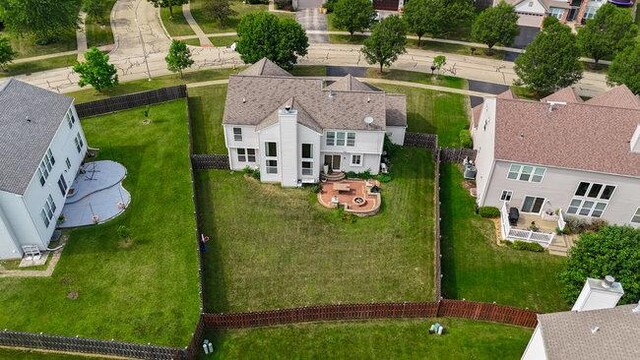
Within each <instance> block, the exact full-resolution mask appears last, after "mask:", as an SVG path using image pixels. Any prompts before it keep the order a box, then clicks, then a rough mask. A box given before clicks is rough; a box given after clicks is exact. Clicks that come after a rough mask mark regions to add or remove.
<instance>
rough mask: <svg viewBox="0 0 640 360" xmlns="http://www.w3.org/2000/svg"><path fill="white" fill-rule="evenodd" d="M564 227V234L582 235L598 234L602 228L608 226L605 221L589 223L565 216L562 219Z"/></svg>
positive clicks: (599, 220)
mask: <svg viewBox="0 0 640 360" xmlns="http://www.w3.org/2000/svg"><path fill="white" fill-rule="evenodd" d="M564 221H565V223H566V226H565V228H564V233H565V234H582V233H584V232H585V231H593V232H598V231H600V229H602V228H603V227H605V226H607V225H609V223H607V221H606V220H603V219H593V220H591V221H589V220H587V219H583V218H580V217H577V216H566V217H565V219H564Z"/></svg>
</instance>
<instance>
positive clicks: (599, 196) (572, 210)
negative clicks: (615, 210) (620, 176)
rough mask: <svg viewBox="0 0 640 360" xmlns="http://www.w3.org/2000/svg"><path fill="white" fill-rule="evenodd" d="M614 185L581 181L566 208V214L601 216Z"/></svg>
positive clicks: (611, 194)
mask: <svg viewBox="0 0 640 360" xmlns="http://www.w3.org/2000/svg"><path fill="white" fill-rule="evenodd" d="M615 189H616V187H615V186H613V185H604V184H598V183H590V182H586V181H581V182H580V183H579V184H578V187H577V189H576V192H575V193H574V196H573V199H571V202H570V203H569V208H568V209H567V213H568V214H572V215H582V216H592V217H601V216H602V214H603V213H604V210H605V209H606V208H607V203H608V201H609V200H610V199H611V197H612V196H613V192H614V191H615Z"/></svg>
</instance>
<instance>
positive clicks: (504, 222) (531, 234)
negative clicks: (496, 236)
mask: <svg viewBox="0 0 640 360" xmlns="http://www.w3.org/2000/svg"><path fill="white" fill-rule="evenodd" d="M521 216H522V214H521ZM500 224H501V226H500V230H501V233H502V238H503V239H504V240H509V241H515V240H521V241H527V242H535V243H538V244H540V245H542V247H544V248H547V247H548V246H549V244H551V242H552V241H553V238H554V237H555V232H553V231H549V232H542V231H533V230H530V229H520V228H517V227H515V226H511V225H510V224H509V207H508V206H507V202H504V203H503V204H502V209H501V210H500ZM565 225H566V224H565V221H564V216H563V214H562V210H560V211H558V220H557V227H558V228H560V229H564V227H565Z"/></svg>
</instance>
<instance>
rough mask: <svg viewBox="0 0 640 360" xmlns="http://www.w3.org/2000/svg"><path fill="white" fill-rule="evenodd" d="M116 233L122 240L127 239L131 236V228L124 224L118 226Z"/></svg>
mask: <svg viewBox="0 0 640 360" xmlns="http://www.w3.org/2000/svg"><path fill="white" fill-rule="evenodd" d="M116 233H117V234H118V237H119V238H120V239H122V240H127V239H129V238H130V237H131V230H129V228H128V227H126V226H124V225H120V226H118V228H117V229H116Z"/></svg>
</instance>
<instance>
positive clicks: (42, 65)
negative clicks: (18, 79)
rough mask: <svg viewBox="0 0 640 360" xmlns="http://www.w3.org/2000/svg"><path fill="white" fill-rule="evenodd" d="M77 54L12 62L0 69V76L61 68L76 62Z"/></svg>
mask: <svg viewBox="0 0 640 360" xmlns="http://www.w3.org/2000/svg"><path fill="white" fill-rule="evenodd" d="M76 60H77V56H76V55H64V56H56V57H52V58H47V59H42V60H35V61H27V62H22V63H12V64H9V66H7V70H6V71H0V77H5V76H16V75H22V74H32V73H36V72H38V71H45V70H51V69H59V68H64V67H67V66H73V64H75V63H76Z"/></svg>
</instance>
